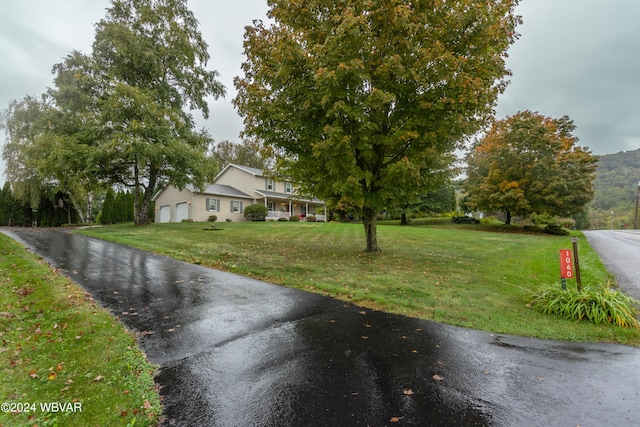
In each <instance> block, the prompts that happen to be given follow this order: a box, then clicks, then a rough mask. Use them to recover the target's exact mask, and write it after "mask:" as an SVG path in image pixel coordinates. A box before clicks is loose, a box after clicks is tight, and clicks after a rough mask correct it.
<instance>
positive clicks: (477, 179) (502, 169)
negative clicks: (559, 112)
mask: <svg viewBox="0 0 640 427" xmlns="http://www.w3.org/2000/svg"><path fill="white" fill-rule="evenodd" d="M574 130H575V125H574V123H573V121H572V120H571V119H569V117H567V116H564V117H561V118H559V119H554V118H551V117H545V116H543V115H541V114H538V113H534V112H531V111H523V112H519V113H517V114H515V115H513V116H510V117H507V118H505V119H503V120H499V121H496V122H495V123H494V124H493V126H492V127H491V128H490V129H489V131H488V132H487V134H486V135H485V136H484V137H483V138H482V139H480V140H478V141H476V142H475V144H474V146H473V147H472V150H471V151H470V153H469V155H468V157H467V163H468V167H467V178H466V181H465V189H466V192H467V193H468V196H467V199H466V203H467V205H468V206H469V207H470V208H472V209H474V210H483V211H501V212H504V213H505V216H506V223H507V224H510V223H511V218H512V216H513V215H522V216H526V215H529V214H532V213H537V214H542V213H545V214H549V215H553V216H565V215H566V216H569V215H573V214H576V213H579V212H582V211H583V210H584V208H585V205H586V204H587V203H589V202H590V201H591V199H592V198H593V181H594V179H595V170H596V162H597V156H593V155H592V154H591V152H589V150H588V149H587V148H583V147H580V146H579V145H577V143H578V138H577V137H575V136H574V135H573V131H574Z"/></svg>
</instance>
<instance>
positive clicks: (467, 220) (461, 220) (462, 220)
mask: <svg viewBox="0 0 640 427" xmlns="http://www.w3.org/2000/svg"><path fill="white" fill-rule="evenodd" d="M451 221H452V222H453V223H455V224H480V220H478V219H477V218H474V217H472V216H454V217H452V218H451Z"/></svg>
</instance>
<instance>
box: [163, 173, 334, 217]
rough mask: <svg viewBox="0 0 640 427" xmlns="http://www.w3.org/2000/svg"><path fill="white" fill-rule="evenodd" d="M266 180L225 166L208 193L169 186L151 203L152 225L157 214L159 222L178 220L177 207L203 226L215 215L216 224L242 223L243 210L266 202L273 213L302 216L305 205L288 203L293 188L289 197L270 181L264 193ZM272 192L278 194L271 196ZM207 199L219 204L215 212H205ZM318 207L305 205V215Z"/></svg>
mask: <svg viewBox="0 0 640 427" xmlns="http://www.w3.org/2000/svg"><path fill="white" fill-rule="evenodd" d="M266 180H267V178H265V177H264V176H261V173H260V171H258V170H253V169H247V170H245V169H243V167H241V166H235V165H229V166H227V167H226V168H225V169H223V171H222V172H221V173H220V174H219V175H218V176H217V177H216V180H215V185H212V186H210V187H208V188H207V190H206V191H208V192H205V193H194V192H192V191H190V190H189V189H184V190H178V189H177V188H175V187H173V186H169V187H167V188H165V189H164V190H162V191H161V192H160V193H159V194H158V195H157V196H156V197H155V199H154V200H155V202H156V214H155V217H156V222H160V221H161V212H162V213H165V215H164V217H163V218H162V219H167V218H166V217H168V218H169V221H170V222H175V221H176V220H177V219H178V216H177V206H178V205H181V206H182V208H183V209H184V204H187V206H188V214H187V215H188V218H187V219H189V220H192V221H195V222H206V221H207V220H208V219H209V217H210V216H211V215H216V217H217V221H227V220H231V221H245V218H244V209H245V208H246V207H247V206H250V205H252V204H255V203H260V204H263V205H264V204H265V202H266V201H269V202H272V203H274V204H275V206H276V211H285V212H290V213H291V215H301V214H302V213H303V211H302V206H305V207H306V205H307V204H306V202H304V201H300V200H291V202H290V197H295V191H296V189H295V187H293V188H292V193H291V194H285V183H284V182H279V181H275V180H274V188H273V189H272V190H269V191H267V193H264V192H265V191H266ZM274 192H275V193H279V194H273V193H274ZM216 193H219V194H216ZM260 193H263V194H260ZM269 194H271V195H269ZM265 195H266V196H267V197H266V201H265V197H264V196H265ZM207 199H218V200H220V205H219V209H218V210H215V211H210V210H207ZM233 202H239V203H238V204H239V205H240V206H241V207H240V209H239V211H238V212H233V208H232V206H233ZM321 203H322V202H319V203H318V202H316V203H309V211H308V212H307V214H311V213H313V212H315V208H316V206H318V205H319V204H321ZM167 209H169V210H170V215H166V211H167ZM165 222H166V221H165Z"/></svg>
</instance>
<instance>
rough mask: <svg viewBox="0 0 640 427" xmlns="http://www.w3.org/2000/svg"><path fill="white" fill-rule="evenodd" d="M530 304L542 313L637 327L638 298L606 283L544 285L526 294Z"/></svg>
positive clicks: (639, 324)
mask: <svg viewBox="0 0 640 427" xmlns="http://www.w3.org/2000/svg"><path fill="white" fill-rule="evenodd" d="M530 303H531V306H532V307H534V308H535V309H536V310H538V311H540V312H541V313H543V314H553V315H556V316H561V317H564V318H567V319H571V320H576V321H578V320H588V321H590V322H592V323H595V324H599V323H611V324H613V325H617V326H622V327H628V328H640V321H639V320H638V314H639V313H640V312H639V310H638V304H640V302H638V301H636V300H635V299H633V298H631V297H628V296H626V295H624V294H622V293H621V292H620V291H617V290H613V289H610V288H609V287H608V286H589V287H586V288H585V289H583V290H582V291H578V290H577V289H567V290H563V289H562V288H561V287H560V285H558V284H553V285H547V286H545V287H543V288H542V289H540V290H539V291H538V292H536V293H535V294H533V295H531V297H530Z"/></svg>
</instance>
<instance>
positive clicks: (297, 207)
mask: <svg viewBox="0 0 640 427" xmlns="http://www.w3.org/2000/svg"><path fill="white" fill-rule="evenodd" d="M264 205H265V207H266V208H267V210H268V214H267V217H266V220H267V221H270V220H274V221H278V220H279V219H280V218H286V219H291V216H293V215H297V216H298V217H300V220H301V221H306V220H307V217H308V216H314V217H315V218H316V222H326V221H327V217H326V215H323V214H317V213H316V209H318V208H322V209H318V210H320V212H325V206H324V203H317V202H312V201H304V200H303V201H301V200H277V199H276V200H274V199H273V198H272V199H269V198H265V199H264Z"/></svg>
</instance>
